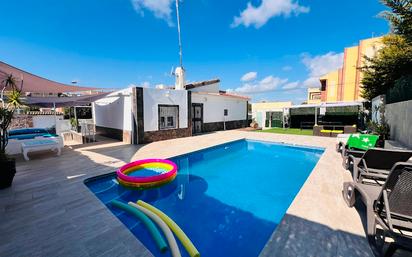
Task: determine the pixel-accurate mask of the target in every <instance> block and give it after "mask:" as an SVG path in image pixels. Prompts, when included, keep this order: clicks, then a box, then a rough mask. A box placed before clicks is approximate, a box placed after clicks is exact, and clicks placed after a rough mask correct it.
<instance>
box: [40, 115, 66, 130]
mask: <svg viewBox="0 0 412 257" xmlns="http://www.w3.org/2000/svg"><path fill="white" fill-rule="evenodd" d="M56 119H57V120H62V119H63V116H61V115H57V116H56V117H54V115H35V116H33V127H34V128H51V127H54V126H55V125H56Z"/></svg>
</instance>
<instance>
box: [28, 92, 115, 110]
mask: <svg viewBox="0 0 412 257" xmlns="http://www.w3.org/2000/svg"><path fill="white" fill-rule="evenodd" d="M108 94H110V92H105V93H98V94H93V95H82V96H71V97H25V98H23V103H24V104H25V105H34V106H38V107H44V108H53V107H54V106H55V107H71V106H79V105H88V104H90V103H92V102H94V101H96V100H99V99H100V98H103V97H105V96H106V95H108Z"/></svg>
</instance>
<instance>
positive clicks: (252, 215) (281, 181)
mask: <svg viewBox="0 0 412 257" xmlns="http://www.w3.org/2000/svg"><path fill="white" fill-rule="evenodd" d="M322 153H323V149H320V148H306V147H295V146H290V145H285V144H275V143H268V142H262V141H251V140H239V141H235V142H231V143H227V144H223V145H218V146H215V147H212V148H208V149H204V150H201V151H197V152H193V153H189V154H186V155H182V156H177V157H174V158H171V159H170V160H172V161H174V162H175V163H176V164H177V165H178V168H179V170H178V176H177V177H176V179H175V180H174V181H173V182H172V183H170V184H167V185H164V186H162V187H160V188H155V189H148V190H142V191H140V190H129V189H126V188H124V187H122V186H120V185H118V184H117V183H116V179H115V178H116V176H115V174H114V173H113V174H108V175H104V176H99V177H96V178H92V179H88V180H86V181H85V184H86V185H87V186H88V187H89V189H90V190H91V191H92V192H93V193H94V194H95V195H96V196H97V197H98V198H99V199H100V200H101V201H102V202H103V203H105V204H106V206H107V207H108V208H109V209H110V210H111V211H112V212H113V214H114V215H116V217H117V218H119V219H120V220H121V221H122V222H123V223H124V224H125V226H126V227H127V228H128V229H129V230H130V231H131V232H132V233H133V234H134V235H135V236H136V237H137V238H138V239H139V240H140V241H141V242H142V243H143V244H144V245H145V246H146V247H147V248H148V249H149V250H150V251H151V252H152V253H153V254H154V255H155V256H156V257H159V256H161V257H163V256H171V255H170V252H169V251H168V252H166V253H163V254H162V253H160V252H159V251H158V249H157V248H156V245H155V244H154V242H153V240H152V238H151V237H150V235H149V234H148V232H147V230H146V229H145V227H144V226H143V225H142V224H141V223H140V222H139V221H138V220H137V219H136V218H135V217H133V216H131V215H129V214H127V213H125V212H122V211H120V210H118V209H115V208H113V207H112V206H111V205H110V204H109V202H110V201H111V200H113V199H117V200H120V201H123V202H125V203H127V202H129V201H133V202H135V201H137V200H139V199H141V200H143V201H146V202H148V203H150V204H152V205H154V206H155V207H157V208H158V209H160V210H162V211H163V212H164V213H166V214H167V215H168V216H169V217H171V218H172V219H173V220H174V221H175V222H176V223H177V224H178V225H179V226H180V227H181V228H182V229H183V231H185V233H186V234H187V235H188V237H189V238H190V239H191V240H192V242H193V244H194V245H195V246H196V247H197V249H198V250H199V252H200V254H201V256H202V257H220V256H236V257H254V256H258V255H259V253H260V251H261V250H262V249H263V247H264V245H265V244H266V242H267V241H268V239H269V238H270V236H271V234H272V233H273V231H274V230H275V228H276V226H277V225H278V224H279V222H280V221H281V219H282V217H283V216H284V214H285V212H286V210H287V209H288V207H289V205H290V204H291V203H292V201H293V199H294V197H295V196H296V194H297V193H298V191H299V189H300V188H301V187H302V185H303V183H304V182H305V180H306V179H307V177H308V176H309V174H310V172H311V171H312V169H313V168H314V166H315V165H316V163H317V162H318V160H319V158H320V156H321V155H322ZM179 247H180V249H181V252H182V256H188V254H187V253H186V251H185V249H184V248H183V247H182V246H181V245H180V244H179Z"/></svg>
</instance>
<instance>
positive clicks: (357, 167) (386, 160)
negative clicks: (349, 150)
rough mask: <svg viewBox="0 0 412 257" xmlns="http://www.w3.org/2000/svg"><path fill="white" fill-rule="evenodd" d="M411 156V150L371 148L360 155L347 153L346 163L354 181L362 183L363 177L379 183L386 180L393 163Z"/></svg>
mask: <svg viewBox="0 0 412 257" xmlns="http://www.w3.org/2000/svg"><path fill="white" fill-rule="evenodd" d="M356 154H357V155H358V156H359V155H360V153H356ZM411 157H412V151H405V150H394V149H383V148H372V149H369V150H367V151H366V152H365V153H364V154H363V155H362V156H361V157H356V156H355V155H354V154H352V155H349V156H348V157H347V165H349V167H350V168H351V169H350V170H351V171H352V177H353V180H354V181H356V182H361V183H362V181H363V180H364V179H370V180H373V181H374V182H375V183H376V182H377V183H379V181H381V182H382V181H384V180H386V178H387V177H388V175H389V172H390V170H391V169H392V167H393V166H394V165H395V163H397V162H406V161H408V160H409V159H410V158H411Z"/></svg>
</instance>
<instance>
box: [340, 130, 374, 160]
mask: <svg viewBox="0 0 412 257" xmlns="http://www.w3.org/2000/svg"><path fill="white" fill-rule="evenodd" d="M378 139H379V136H377V135H371V134H351V135H350V136H349V138H348V139H347V141H346V142H345V141H344V140H342V141H339V142H338V143H337V145H336V150H337V151H338V152H340V153H341V154H342V157H345V156H348V155H350V154H351V153H352V152H353V151H363V152H365V151H366V150H368V149H370V148H373V147H375V146H376V143H377V142H378Z"/></svg>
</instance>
